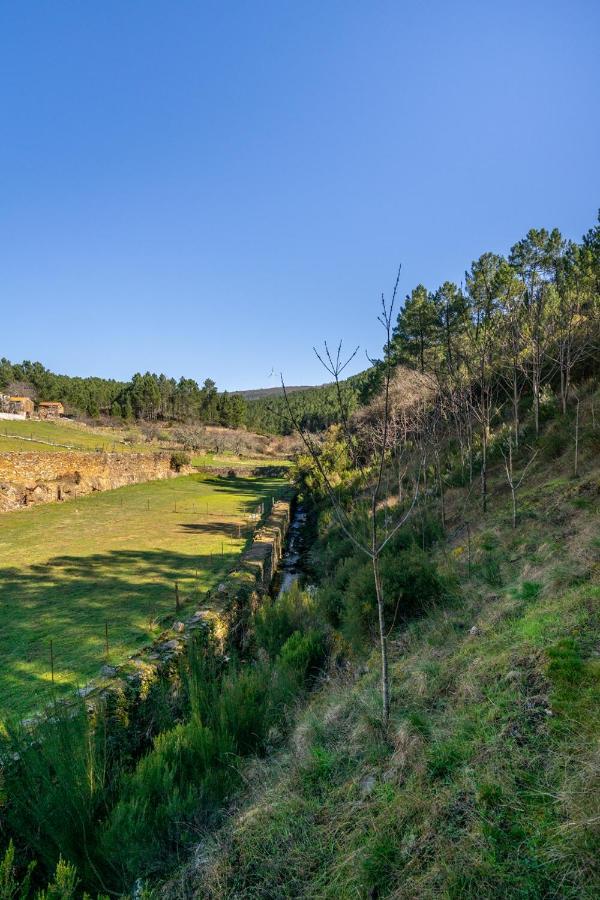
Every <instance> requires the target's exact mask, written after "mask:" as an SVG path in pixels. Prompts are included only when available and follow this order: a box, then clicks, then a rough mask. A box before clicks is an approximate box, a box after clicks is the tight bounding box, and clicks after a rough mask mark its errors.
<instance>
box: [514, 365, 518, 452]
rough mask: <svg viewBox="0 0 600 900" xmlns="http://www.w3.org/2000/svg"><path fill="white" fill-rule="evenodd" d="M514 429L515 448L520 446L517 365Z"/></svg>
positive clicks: (515, 372) (515, 373)
mask: <svg viewBox="0 0 600 900" xmlns="http://www.w3.org/2000/svg"><path fill="white" fill-rule="evenodd" d="M513 428H514V430H515V447H517V448H518V446H519V384H518V374H517V367H516V365H515V366H514V367H513Z"/></svg>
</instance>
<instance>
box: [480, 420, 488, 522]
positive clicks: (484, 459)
mask: <svg viewBox="0 0 600 900" xmlns="http://www.w3.org/2000/svg"><path fill="white" fill-rule="evenodd" d="M481 508H482V510H483V512H484V513H485V512H487V428H486V426H485V424H484V426H483V428H482V429H481Z"/></svg>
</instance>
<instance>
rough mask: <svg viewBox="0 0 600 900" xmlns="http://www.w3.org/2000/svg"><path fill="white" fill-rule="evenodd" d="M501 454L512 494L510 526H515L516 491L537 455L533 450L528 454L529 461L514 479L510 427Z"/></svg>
mask: <svg viewBox="0 0 600 900" xmlns="http://www.w3.org/2000/svg"><path fill="white" fill-rule="evenodd" d="M502 455H503V457H504V469H505V471H506V480H507V481H508V486H509V487H510V493H511V496H512V527H513V528H516V527H517V492H518V490H519V488H520V487H521V485H522V484H523V480H524V478H525V476H526V475H527V472H528V470H529V467H530V466H531V464H532V463H533V461H534V459H535V458H536V456H537V455H538V451H537V450H535V451H534V453H533V454H532V456H530V458H529V461H528V463H527V465H526V466H525V468H524V469H523V471H522V472H521V477H520V478H519V479H518V480H515V474H514V469H513V433H512V429H511V431H510V434H509V436H508V448H507V452H505V451H504V449H502Z"/></svg>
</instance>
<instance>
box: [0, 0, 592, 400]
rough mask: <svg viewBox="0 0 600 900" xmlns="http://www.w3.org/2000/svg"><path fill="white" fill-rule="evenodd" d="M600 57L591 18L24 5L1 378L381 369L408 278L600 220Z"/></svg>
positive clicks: (395, 8) (539, 8)
mask: <svg viewBox="0 0 600 900" xmlns="http://www.w3.org/2000/svg"><path fill="white" fill-rule="evenodd" d="M599 47H600V4H599V3H597V2H592V0H590V2H582V0H569V2H552V0H547V2H526V0H524V2H504V3H503V2H496V3H486V2H481V0H477V2H453V3H449V2H417V3H408V2H400V0H396V2H376V0H373V2H364V0H360V2H355V0H343V2H335V0H296V2H285V0H270V2H261V0H252V2H251V0H244V2H242V0H238V2H226V0H220V2H200V0H194V2H178V0H164V2H152V0H144V2H126V0H116V2H109V0H101V2H94V3H92V2H87V3H82V2H80V0H77V2H66V0H59V2H36V0H19V2H11V0H4V2H1V3H0V116H1V118H0V309H1V312H0V356H2V355H4V356H8V357H9V358H10V359H13V360H20V359H23V358H27V359H39V360H41V361H42V362H44V363H45V364H46V365H47V366H49V367H50V368H52V369H53V370H55V371H60V372H66V373H69V374H80V375H86V374H98V375H104V376H112V377H117V378H127V377H129V376H130V375H131V374H132V373H133V372H134V371H137V370H142V371H145V370H146V369H150V370H152V371H156V372H160V371H164V372H166V373H167V374H168V375H173V376H176V377H178V376H179V375H181V374H185V375H187V376H191V377H194V378H197V379H199V380H202V379H204V378H205V377H206V376H211V377H212V378H214V379H215V380H216V381H217V383H218V385H219V387H225V388H229V389H232V388H236V387H237V388H248V387H257V386H270V385H272V384H274V383H275V382H276V379H275V378H274V377H271V378H269V373H270V372H271V369H272V368H274V369H275V370H276V371H279V370H283V372H284V374H285V376H286V380H287V381H288V383H290V384H294V383H318V382H320V381H323V380H325V379H324V377H323V374H322V372H321V370H320V368H319V365H318V363H316V361H315V360H314V359H313V357H312V351H311V347H312V345H313V343H315V342H317V341H319V340H320V339H322V338H323V337H328V338H329V339H331V340H334V339H337V338H338V337H343V338H344V339H345V340H346V341H347V343H348V345H351V344H353V343H360V344H361V345H362V346H363V347H366V348H367V349H368V350H369V351H370V352H371V353H375V354H376V353H377V352H378V351H379V349H380V346H381V335H380V334H379V330H378V327H377V324H376V322H375V316H376V312H377V303H378V297H379V294H380V292H381V290H383V289H388V288H389V287H390V285H391V284H392V282H393V278H394V273H395V269H396V266H397V264H398V262H399V261H402V263H403V276H402V283H401V287H402V293H403V295H404V293H406V292H407V291H409V290H410V288H411V287H412V286H414V285H415V284H416V283H418V282H420V281H422V282H423V283H424V284H426V285H427V286H428V287H430V288H435V287H436V286H437V285H438V284H439V283H440V282H441V281H443V280H445V279H447V278H450V279H455V280H457V281H459V280H460V279H461V278H462V275H463V272H464V269H465V268H466V267H467V266H468V265H469V263H470V261H471V260H472V259H473V258H475V257H476V256H478V255H479V254H480V253H481V252H483V251H484V250H488V249H491V250H495V251H498V252H506V251H507V250H508V248H509V247H510V245H511V244H512V243H513V242H514V241H515V240H517V239H518V238H519V237H521V236H522V235H523V234H524V233H525V232H526V231H527V230H528V229H529V228H530V227H541V226H548V227H552V226H555V225H556V226H558V227H559V228H560V229H561V230H562V231H563V233H564V234H565V235H566V236H568V237H573V238H580V236H581V234H582V233H583V231H585V230H587V228H588V227H590V226H591V225H592V224H593V223H594V221H595V219H596V214H597V208H598V206H600V165H599V163H600V114H599V113H600V103H599V99H600V90H599V86H600V53H599ZM363 359H364V357H363ZM363 367H364V366H363V363H362V360H361V362H360V363H358V364H357V366H355V370H356V369H358V368H363Z"/></svg>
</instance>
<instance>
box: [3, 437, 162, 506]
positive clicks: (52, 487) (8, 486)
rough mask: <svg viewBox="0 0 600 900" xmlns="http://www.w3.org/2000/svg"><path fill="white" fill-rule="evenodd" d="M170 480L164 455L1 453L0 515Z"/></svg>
mask: <svg viewBox="0 0 600 900" xmlns="http://www.w3.org/2000/svg"><path fill="white" fill-rule="evenodd" d="M175 474H176V473H175V472H174V471H173V470H172V469H171V455H170V454H169V453H104V452H103V453H96V452H92V453H83V452H82V453H78V452H65V453H40V452H35V451H30V452H29V451H26V452H20V451H18V452H13V453H2V454H0V512H7V511H9V510H13V509H21V508H23V507H27V506H31V505H32V504H36V503H51V502H53V501H56V500H59V501H60V500H69V499H73V498H76V497H81V496H83V495H84V494H91V493H92V492H94V491H108V490H111V489H113V488H117V487H122V486H123V485H125V484H138V483H139V482H143V481H155V480H157V479H161V478H170V477H172V476H174V475H175Z"/></svg>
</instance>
